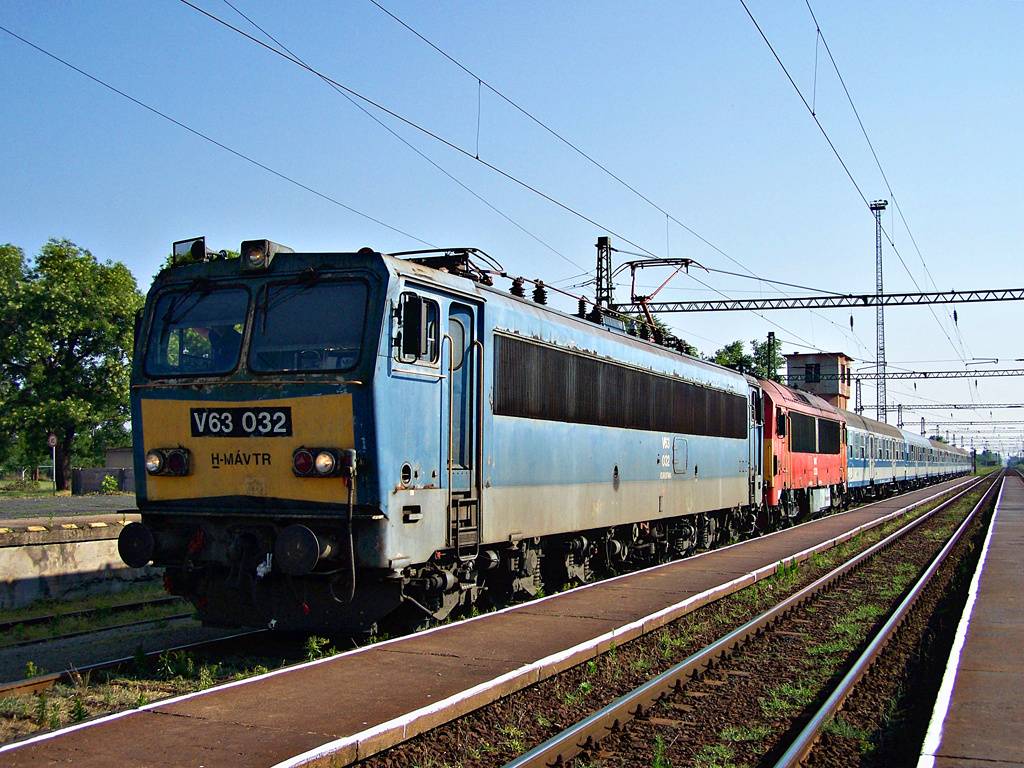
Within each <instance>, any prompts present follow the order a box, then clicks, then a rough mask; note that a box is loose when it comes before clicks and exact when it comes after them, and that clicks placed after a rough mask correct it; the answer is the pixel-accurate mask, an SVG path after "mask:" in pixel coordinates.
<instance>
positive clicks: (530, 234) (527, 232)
mask: <svg viewBox="0 0 1024 768" xmlns="http://www.w3.org/2000/svg"><path fill="white" fill-rule="evenodd" d="M224 4H225V5H227V6H228V7H229V8H230V9H231V10H233V11H234V12H235V13H237V14H238V15H239V16H241V17H242V18H243V19H245V20H246V21H247V22H249V23H250V24H252V25H253V26H254V27H256V29H258V30H259V31H260V32H261V33H262V34H264V35H266V36H267V37H268V38H269V39H270V40H271V41H273V43H274V44H275V45H278V46H280V47H281V49H282V50H284V51H285V52H286V53H287V54H288V55H289V56H292V57H294V58H295V60H296V61H300V62H302V63H303V65H304V64H305V62H304V61H302V59H301V58H299V56H298V55H296V54H295V53H294V52H293V51H292V50H291V49H290V48H288V46H286V45H285V44H284V43H282V42H281V41H280V40H278V39H277V38H276V37H274V36H273V35H272V34H270V32H268V31H267V30H266V29H264V28H263V27H262V26H260V25H259V24H257V23H256V22H255V21H254V20H253V19H252V18H251V17H250V16H248V15H246V14H245V13H243V12H242V11H241V10H239V9H238V8H237V7H236V6H235V5H233V4H232V3H231V2H230V0H224ZM324 82H326V83H327V84H328V85H329V86H330V87H331V88H332V89H334V91H335V92H336V93H338V94H340V95H341V96H343V97H344V98H345V99H347V100H348V102H349V103H350V104H352V106H354V107H356V108H357V109H359V110H360V111H361V112H362V113H363V114H365V115H366V116H367V117H369V118H370V119H371V120H373V121H374V122H375V123H377V125H379V126H380V127H381V128H383V129H384V130H385V131H387V132H388V133H390V134H391V135H392V136H394V137H395V138H396V139H398V141H400V142H402V143H403V144H404V145H405V146H406V147H408V148H409V149H411V150H412V151H413V152H415V153H416V154H417V155H419V156H420V157H421V158H422V159H423V160H425V161H426V162H427V163H429V164H430V165H432V166H433V167H434V168H435V169H436V170H437V171H439V172H440V173H442V174H444V175H445V176H446V177H448V179H449V180H450V181H452V182H454V183H455V184H457V185H458V186H460V187H462V189H464V190H465V191H466V192H468V193H469V194H470V195H472V196H473V197H475V198H476V199H477V200H479V201H480V202H481V203H483V204H484V205H485V206H487V207H488V208H490V209H491V210H492V211H494V212H495V213H496V214H498V215H499V216H501V217H502V218H503V219H505V220H506V221H507V222H509V223H510V224H512V226H514V227H516V228H517V229H519V230H520V231H521V232H523V234H525V235H527V236H528V237H531V238H533V239H534V240H536V241H537V242H538V243H540V244H541V245H542V246H544V247H545V248H547V249H548V250H549V251H551V252H552V253H553V254H555V255H556V256H558V257H559V258H561V259H563V260H565V261H567V262H568V263H569V264H571V265H572V266H574V267H576V268H577V269H583V267H581V266H580V265H579V264H577V263H576V262H574V261H573V260H572V259H570V258H569V257H567V256H566V255H565V254H563V253H561V252H559V251H558V250H557V249H556V248H555V247H553V246H552V245H550V244H549V243H547V242H545V241H544V240H542V239H541V238H540V237H539V236H537V235H536V234H535V233H533V232H531V231H530V230H528V229H527V228H526V227H524V226H523V225H522V224H520V223H519V222H518V221H516V220H515V219H513V218H512V217H511V216H509V215H508V214H506V213H505V212H504V211H502V210H500V209H499V208H497V207H496V206H495V205H492V204H491V203H490V202H489V201H487V200H486V199H484V198H483V196H481V195H480V194H478V193H477V192H476V191H474V190H473V189H471V188H470V187H469V186H467V185H466V184H464V183H463V182H461V181H460V180H459V179H457V178H455V176H453V175H452V174H451V173H449V172H448V171H446V170H445V169H444V168H442V167H441V166H440V165H439V164H438V163H436V162H434V160H432V159H431V158H429V157H427V155H426V154H425V153H423V152H422V151H420V150H419V149H418V148H417V147H416V146H414V145H413V144H412V143H411V142H410V141H408V140H407V139H406V138H405V137H403V136H401V135H400V134H399V133H398V132H397V131H395V130H394V129H393V128H391V126H389V125H388V124H387V123H385V122H384V121H383V120H381V119H380V118H379V117H377V116H376V115H375V114H373V113H372V112H370V110H368V109H367V108H366V107H364V106H363V105H362V104H360V103H359V101H357V100H356V99H355V98H353V97H352V96H350V95H349V94H348V93H346V92H345V90H343V89H342V88H340V87H339V86H337V85H335V84H334V83H331V82H329V81H326V80H325V81H324ZM479 131H480V128H479V114H478V115H477V155H478V159H479V154H480V133H479Z"/></svg>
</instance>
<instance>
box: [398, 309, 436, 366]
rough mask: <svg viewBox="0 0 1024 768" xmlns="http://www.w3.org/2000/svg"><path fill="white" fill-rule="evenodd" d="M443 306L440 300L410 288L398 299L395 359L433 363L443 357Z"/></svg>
mask: <svg viewBox="0 0 1024 768" xmlns="http://www.w3.org/2000/svg"><path fill="white" fill-rule="evenodd" d="M440 314H441V313H440V309H439V308H438V305H437V302H436V301H431V300H430V299H425V298H423V297H422V296H420V295H418V294H415V293H411V292H406V293H403V294H402V295H401V297H400V298H399V299H398V311H397V312H396V314H395V322H396V324H397V326H398V327H397V333H396V334H395V359H396V360H399V361H400V362H403V363H424V364H428V365H432V364H435V363H437V361H438V359H439V355H438V351H439V349H440V347H439V344H438V341H439V333H438V329H439V323H438V318H439V317H440Z"/></svg>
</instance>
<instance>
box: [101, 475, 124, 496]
mask: <svg viewBox="0 0 1024 768" xmlns="http://www.w3.org/2000/svg"><path fill="white" fill-rule="evenodd" d="M119 490H121V489H120V488H118V487H117V479H116V478H115V477H114V476H113V475H104V476H103V482H102V483H100V493H117V492H118V491H119Z"/></svg>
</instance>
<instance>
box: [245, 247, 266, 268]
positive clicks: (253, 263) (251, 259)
mask: <svg viewBox="0 0 1024 768" xmlns="http://www.w3.org/2000/svg"><path fill="white" fill-rule="evenodd" d="M266 260H267V253H266V251H264V250H263V248H262V247H260V245H257V244H255V243H254V244H253V245H251V246H250V247H249V250H248V251H247V252H246V254H245V262H246V266H248V267H251V268H252V269H259V268H260V267H263V266H265V262H266Z"/></svg>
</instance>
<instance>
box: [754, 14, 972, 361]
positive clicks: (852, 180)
mask: <svg viewBox="0 0 1024 768" xmlns="http://www.w3.org/2000/svg"><path fill="white" fill-rule="evenodd" d="M739 2H740V5H742V6H743V10H744V11H746V13H747V16H748V17H750V21H751V22H752V23H753V24H754V27H755V28H756V29H757V32H758V34H759V35H760V36H761V39H762V40H763V41H764V43H765V45H767V46H768V50H769V51H771V54H772V56H773V57H774V58H775V61H776V62H777V63H778V65H779V67H781V68H782V71H783V73H784V74H785V75H786V78H787V79H788V80H789V83H790V85H792V86H793V90H795V91H796V93H797V96H799V97H800V101H801V102H803V105H804V107H805V108H806V109H807V111H808V113H809V114H810V115H811V119H813V120H814V123H815V125H817V126H818V130H819V131H820V132H821V135H822V136H823V137H824V138H825V141H826V142H827V143H828V145H829V147H830V148H831V149H832V152H833V154H834V155H835V156H836V159H837V160H838V161H839V164H840V165H841V166H842V168H843V170H844V171H845V172H846V175H847V177H848V178H849V179H850V183H851V184H853V186H854V189H856V190H857V194H858V195H859V196H860V198H861V200H862V201H863V202H864V206H865V208H867V209H868V210H870V209H871V203H870V202H869V201H868V198H867V195H865V194H864V191H863V190H862V189H861V187H860V184H858V182H857V179H856V178H854V175H853V172H852V171H851V170H850V168H849V166H847V164H846V161H845V160H844V159H843V156H842V155H841V154H840V152H839V149H838V148H837V147H836V145H835V143H834V142H833V141H832V138H831V137H830V136H829V135H828V131H826V130H825V127H824V126H823V125H822V124H821V121H820V120H819V119H818V116H817V114H815V109H814V108H813V107H812V106H811V105H810V104H808V102H807V98H806V97H805V96H804V94H803V92H802V91H801V90H800V87H799V86H798V85H797V84H796V81H795V80H794V79H793V76H792V75H791V74H790V73H789V69H788V68H787V67H786V65H785V64H784V63H783V61H782V59H781V58H780V57H779V54H778V53H777V52H776V50H775V47H774V46H773V45H772V43H771V41H770V40H769V39H768V36H767V35H766V34H765V32H764V30H763V29H762V28H761V25H760V24H759V23H758V21H757V19H755V18H754V14H753V13H752V12H751V11H750V8H748V7H747V4H746V2H745V0H739ZM805 2H806V0H805ZM808 8H810V6H809V5H808ZM812 18H813V13H812ZM815 26H817V21H815ZM819 31H820V29H819ZM822 41H823V42H824V37H823V38H822ZM826 50H828V47H827V45H826ZM830 55H831V54H830ZM844 88H845V85H844ZM858 120H859V117H858ZM872 151H873V150H872ZM886 185H887V186H888V182H886ZM901 215H902V214H901ZM873 216H874V214H873V213H872V217H873ZM884 231H885V230H884V228H883V232H884ZM885 234H886V239H887V241H888V242H889V245H890V246H891V247H892V249H893V252H894V253H895V254H896V257H897V258H898V259H899V261H900V264H902V265H903V269H904V270H905V271H906V273H907V275H908V276H909V277H910V280H911V282H913V284H914V287H915V288H917V290H918V291H921V286H920V285H919V284H918V282H917V279H916V278H915V277H914V274H913V273H912V272H911V271H910V267H909V266H907V263H906V261H905V260H904V259H903V255H902V254H901V253H900V251H899V249H898V248H897V247H896V244H895V242H894V241H893V238H892V237H891V236H890V235H889V233H887V232H886V233H885ZM929 312H931V314H932V317H933V318H934V319H935V322H936V324H938V326H939V330H941V331H942V334H943V335H944V336H945V337H946V339H947V340H948V341H949V343H950V346H952V347H953V350H954V352H956V351H958V350H957V349H956V345H955V344H954V343H953V339H952V338H951V337H950V335H949V333H948V332H947V331H946V329H945V328H944V327H943V325H942V323H940V322H939V318H938V316H937V315H936V314H935V311H934V309H932V308H931V307H929ZM959 352H960V354H964V353H963V350H959ZM964 356H965V357H966V355H964Z"/></svg>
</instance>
